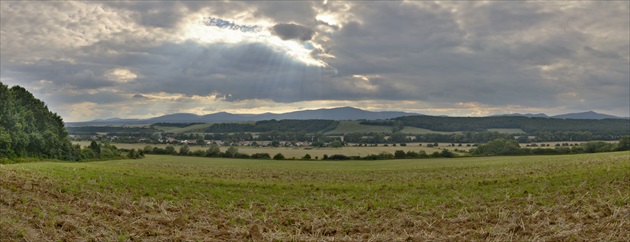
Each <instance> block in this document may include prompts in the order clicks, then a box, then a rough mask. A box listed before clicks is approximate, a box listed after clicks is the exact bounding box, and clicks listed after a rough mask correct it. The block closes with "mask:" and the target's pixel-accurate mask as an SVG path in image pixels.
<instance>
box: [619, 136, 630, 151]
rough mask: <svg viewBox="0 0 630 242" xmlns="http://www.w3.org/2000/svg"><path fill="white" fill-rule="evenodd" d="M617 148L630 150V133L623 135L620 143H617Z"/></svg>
mask: <svg viewBox="0 0 630 242" xmlns="http://www.w3.org/2000/svg"><path fill="white" fill-rule="evenodd" d="M617 150H619V151H623V150H630V135H624V136H621V139H620V140H619V144H618V145H617Z"/></svg>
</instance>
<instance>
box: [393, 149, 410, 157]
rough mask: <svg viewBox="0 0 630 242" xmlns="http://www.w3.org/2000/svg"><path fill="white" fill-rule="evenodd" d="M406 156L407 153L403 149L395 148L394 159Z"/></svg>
mask: <svg viewBox="0 0 630 242" xmlns="http://www.w3.org/2000/svg"><path fill="white" fill-rule="evenodd" d="M406 156H407V154H406V153H405V151H402V150H396V151H395V152H394V158H396V159H404V158H405V157H406Z"/></svg>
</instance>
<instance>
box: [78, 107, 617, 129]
mask: <svg viewBox="0 0 630 242" xmlns="http://www.w3.org/2000/svg"><path fill="white" fill-rule="evenodd" d="M414 115H422V114H418V113H407V112H397V111H380V112H373V111H366V110H361V109H358V108H353V107H341V108H331V109H316V110H303V111H295V112H288V113H280V114H277V113H263V114H232V113H227V112H219V113H213V114H207V115H196V114H191V113H175V114H168V115H164V116H159V117H154V118H148V119H121V118H111V119H97V120H92V121H87V122H68V123H66V125H67V126H93V125H117V124H153V123H226V122H247V121H261V120H271V119H276V120H282V119H327V120H361V119H365V120H377V119H391V118H397V117H402V116H414ZM493 116H495V117H496V116H523V117H537V118H562V119H606V118H620V117H616V116H612V115H607V114H601V113H596V112H593V111H589V112H582V113H568V114H561V115H555V116H548V115H546V114H544V113H538V114H530V113H527V114H518V113H515V114H503V115H493Z"/></svg>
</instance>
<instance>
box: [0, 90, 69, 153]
mask: <svg viewBox="0 0 630 242" xmlns="http://www.w3.org/2000/svg"><path fill="white" fill-rule="evenodd" d="M0 104H1V105H0V159H6V158H9V159H14V158H23V157H37V158H49V159H62V160H70V159H73V154H72V145H71V144H70V141H69V140H68V134H67V132H66V129H65V128H64V124H63V120H62V119H61V117H59V115H57V114H55V113H53V112H51V111H49V110H48V107H47V106H46V104H44V102H42V101H40V100H39V99H37V98H35V97H34V96H33V94H31V93H30V92H28V91H27V90H26V89H24V88H22V87H20V86H14V87H12V88H8V86H6V85H4V84H3V83H0Z"/></svg>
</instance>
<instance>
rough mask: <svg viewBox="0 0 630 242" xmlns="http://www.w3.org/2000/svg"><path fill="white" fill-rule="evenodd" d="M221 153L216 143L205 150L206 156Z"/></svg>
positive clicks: (215, 155) (216, 155)
mask: <svg viewBox="0 0 630 242" xmlns="http://www.w3.org/2000/svg"><path fill="white" fill-rule="evenodd" d="M220 155H221V148H219V146H218V145H217V144H211V145H210V147H208V150H206V156H207V157H218V156H220Z"/></svg>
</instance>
